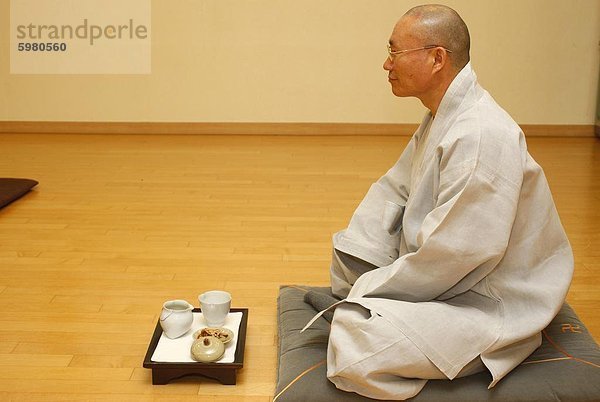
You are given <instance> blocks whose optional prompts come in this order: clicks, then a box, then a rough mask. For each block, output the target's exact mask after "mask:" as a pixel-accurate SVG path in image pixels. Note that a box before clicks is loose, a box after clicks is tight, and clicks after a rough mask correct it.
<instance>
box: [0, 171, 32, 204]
mask: <svg viewBox="0 0 600 402" xmlns="http://www.w3.org/2000/svg"><path fill="white" fill-rule="evenodd" d="M37 184H38V182H37V181H35V180H31V179H4V178H0V208H2V207H4V206H5V205H8V204H10V203H11V202H13V201H14V200H16V199H18V198H20V197H22V196H23V195H25V194H26V193H27V192H28V191H29V190H31V189H32V188H33V187H34V186H36V185H37Z"/></svg>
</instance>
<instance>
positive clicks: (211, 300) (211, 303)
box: [198, 290, 231, 327]
mask: <svg viewBox="0 0 600 402" xmlns="http://www.w3.org/2000/svg"><path fill="white" fill-rule="evenodd" d="M198 301H199V302H200V308H201V309H202V315H203V316H204V319H205V320H206V324H208V326H209V327H220V326H222V325H223V324H225V319H226V318H227V314H229V309H230V308H231V295H230V294H229V293H227V292H224V291H222V290H211V291H210V292H206V293H202V294H201V295H200V296H198Z"/></svg>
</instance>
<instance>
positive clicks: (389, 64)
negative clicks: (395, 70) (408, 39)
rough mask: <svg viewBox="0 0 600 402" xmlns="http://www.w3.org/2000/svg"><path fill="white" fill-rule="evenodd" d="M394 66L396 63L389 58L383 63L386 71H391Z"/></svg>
mask: <svg viewBox="0 0 600 402" xmlns="http://www.w3.org/2000/svg"><path fill="white" fill-rule="evenodd" d="M393 65H394V63H393V62H392V60H391V59H390V57H389V56H388V57H386V59H385V61H384V62H383V69H384V70H385V71H391V70H392V66H393Z"/></svg>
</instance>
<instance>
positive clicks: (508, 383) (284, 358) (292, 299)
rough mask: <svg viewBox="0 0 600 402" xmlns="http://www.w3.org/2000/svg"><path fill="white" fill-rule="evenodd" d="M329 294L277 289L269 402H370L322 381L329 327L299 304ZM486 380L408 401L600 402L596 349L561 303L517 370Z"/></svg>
mask: <svg viewBox="0 0 600 402" xmlns="http://www.w3.org/2000/svg"><path fill="white" fill-rule="evenodd" d="M309 289H311V290H316V291H319V292H324V293H328V294H331V290H330V288H314V287H307V286H283V287H281V288H280V291H279V299H278V325H279V350H278V354H279V356H278V358H279V367H278V373H277V374H278V375H277V385H276V390H275V398H274V400H273V402H308V401H312V402H336V401H344V402H354V401H372V399H369V398H365V397H362V396H360V395H358V394H355V393H349V392H344V391H340V390H338V389H337V388H335V386H334V385H333V384H332V383H331V382H330V381H328V380H327V378H326V370H327V367H326V366H327V365H326V358H327V355H326V353H327V338H328V335H329V323H328V322H327V321H326V320H325V319H323V318H320V319H318V320H317V321H316V322H315V323H314V324H313V326H312V327H310V328H309V329H308V330H306V331H305V332H304V333H300V330H301V329H302V327H304V325H305V324H306V323H307V322H308V321H309V320H310V319H311V318H312V317H313V315H314V314H315V313H316V312H315V310H314V309H313V308H312V306H310V305H309V304H307V303H305V302H304V293H305V292H306V291H307V290H309ZM490 382H491V375H490V374H489V373H488V372H482V373H479V374H476V375H472V376H469V377H464V378H459V379H455V380H453V381H449V380H431V381H429V382H428V383H427V385H425V388H424V389H423V390H422V391H421V392H420V393H419V394H418V395H417V396H416V397H414V398H412V399H411V401H427V402H429V401H436V402H443V401H452V402H455V401H507V402H508V401H510V402H514V401H600V348H599V347H598V345H597V344H596V342H595V341H594V339H593V338H592V337H591V335H590V334H589V332H588V331H587V329H586V328H585V326H584V325H583V323H582V322H581V321H580V320H579V318H578V317H577V315H576V314H575V312H574V311H573V310H572V309H571V307H570V306H569V305H567V304H565V305H564V306H563V307H562V309H561V311H560V312H559V313H558V315H557V316H556V318H555V319H554V320H553V321H552V322H551V323H550V325H549V326H548V327H547V328H546V329H545V330H544V333H543V343H542V346H540V348H538V349H537V350H536V351H535V352H534V353H533V354H532V355H531V356H529V357H528V358H527V360H526V361H525V362H523V363H522V364H521V365H520V366H518V367H517V368H515V369H514V370H513V371H512V372H511V373H509V374H508V375H507V376H506V377H505V378H504V379H502V380H501V381H500V382H499V383H498V384H497V385H496V386H495V387H494V388H492V389H490V390H488V389H487V387H488V384H489V383H490Z"/></svg>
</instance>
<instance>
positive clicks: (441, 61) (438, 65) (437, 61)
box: [433, 47, 449, 72]
mask: <svg viewBox="0 0 600 402" xmlns="http://www.w3.org/2000/svg"><path fill="white" fill-rule="evenodd" d="M448 62H449V60H448V52H447V51H446V50H445V49H442V48H439V47H438V48H436V49H435V53H434V54H433V71H434V72H438V71H440V70H441V69H443V68H444V66H445V65H446V63H448Z"/></svg>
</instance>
